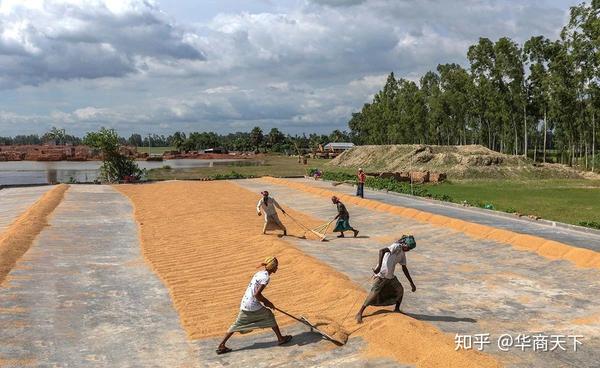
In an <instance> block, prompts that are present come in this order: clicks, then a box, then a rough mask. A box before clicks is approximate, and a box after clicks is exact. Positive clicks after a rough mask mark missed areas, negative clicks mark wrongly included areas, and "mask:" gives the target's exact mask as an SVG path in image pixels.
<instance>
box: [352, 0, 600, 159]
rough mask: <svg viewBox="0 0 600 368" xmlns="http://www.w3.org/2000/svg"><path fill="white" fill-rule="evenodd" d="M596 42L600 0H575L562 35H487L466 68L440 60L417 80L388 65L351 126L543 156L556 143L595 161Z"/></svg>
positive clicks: (369, 134) (563, 153) (380, 139)
mask: <svg viewBox="0 0 600 368" xmlns="http://www.w3.org/2000/svg"><path fill="white" fill-rule="evenodd" d="M599 49H600V0H593V1H592V2H591V3H589V4H588V3H582V4H580V5H578V6H575V7H572V8H571V9H570V17H569V22H568V24H567V25H565V26H564V27H563V28H562V30H561V32H560V38H559V39H557V40H550V39H548V38H546V37H544V36H535V37H531V38H530V39H529V40H527V41H526V42H525V43H524V44H523V45H519V44H518V43H516V42H514V41H513V40H511V39H510V38H508V37H502V38H499V39H498V40H496V41H495V42H493V41H492V40H490V39H488V38H480V39H479V41H478V42H477V43H476V44H474V45H472V46H470V47H469V49H468V52H467V55H466V56H467V59H468V61H469V68H468V69H465V68H463V67H462V66H460V65H458V64H440V65H438V67H437V69H436V70H435V71H429V72H427V73H425V75H423V76H422V77H421V78H420V80H419V82H418V83H415V82H413V81H410V80H406V79H402V78H400V79H397V78H396V77H395V76H394V74H393V73H391V74H390V75H389V76H388V78H387V81H386V83H385V85H384V87H383V89H382V90H380V91H379V92H378V93H377V94H376V95H375V96H374V98H373V101H372V102H371V103H367V104H365V105H364V106H363V107H362V109H361V111H359V112H357V113H354V114H352V117H351V119H350V121H349V123H348V124H349V126H350V129H351V135H352V137H353V140H354V143H357V144H405V143H413V144H414V143H420V144H437V145H463V144H481V145H485V146H487V147H488V148H490V149H493V150H495V151H498V152H503V153H507V154H515V155H519V154H521V155H524V156H529V157H532V158H534V159H536V160H539V161H544V162H545V161H546V159H547V149H552V150H553V152H554V153H555V154H556V157H557V159H558V160H559V161H560V162H562V163H567V164H574V163H576V162H579V163H580V164H581V165H582V166H585V167H586V168H588V167H593V161H594V158H595V152H596V151H597V142H596V140H597V136H598V134H597V133H598V129H597V126H596V125H597V120H598V109H599V107H600V69H599V68H600V53H599ZM590 156H591V157H590ZM588 158H591V159H589V160H588Z"/></svg>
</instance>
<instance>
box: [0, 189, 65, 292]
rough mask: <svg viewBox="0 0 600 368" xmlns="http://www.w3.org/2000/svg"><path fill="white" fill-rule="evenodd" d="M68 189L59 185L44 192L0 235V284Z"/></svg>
mask: <svg viewBox="0 0 600 368" xmlns="http://www.w3.org/2000/svg"><path fill="white" fill-rule="evenodd" d="M68 188H69V186H68V185H65V184H61V185H57V186H56V187H55V188H54V189H52V190H50V191H48V192H46V193H45V194H44V195H43V196H42V197H41V198H40V199H39V200H38V201H37V202H35V203H34V204H33V205H32V206H31V207H29V209H28V210H27V211H25V212H24V213H23V214H22V215H21V216H19V218H17V219H16V220H15V222H13V224H12V225H10V226H9V227H8V229H6V231H4V232H3V233H2V234H0V283H1V282H2V281H4V279H5V278H6V275H8V273H9V272H10V270H11V269H12V268H13V267H14V265H15V263H16V262H17V261H18V260H19V258H21V256H23V254H25V252H27V250H28V249H29V247H30V246H31V244H32V243H33V241H34V240H35V237H36V236H37V235H38V234H39V233H40V232H41V231H42V229H43V228H44V226H46V225H47V220H48V216H49V215H50V214H51V213H52V211H54V209H55V208H56V206H58V204H59V203H60V202H61V201H62V198H63V196H64V193H65V191H66V190H67V189H68Z"/></svg>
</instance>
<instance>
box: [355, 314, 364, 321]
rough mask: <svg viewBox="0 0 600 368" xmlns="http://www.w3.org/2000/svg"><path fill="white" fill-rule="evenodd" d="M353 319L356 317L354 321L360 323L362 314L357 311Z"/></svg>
mask: <svg viewBox="0 0 600 368" xmlns="http://www.w3.org/2000/svg"><path fill="white" fill-rule="evenodd" d="M354 319H356V323H362V314H360V313H357V314H356V316H355V317H354Z"/></svg>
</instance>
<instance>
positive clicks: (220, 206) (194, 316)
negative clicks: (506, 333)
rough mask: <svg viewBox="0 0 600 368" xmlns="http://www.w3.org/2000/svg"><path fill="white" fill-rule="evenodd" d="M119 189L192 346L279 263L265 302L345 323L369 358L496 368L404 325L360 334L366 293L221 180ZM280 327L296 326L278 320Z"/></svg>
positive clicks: (231, 314)
mask: <svg viewBox="0 0 600 368" xmlns="http://www.w3.org/2000/svg"><path fill="white" fill-rule="evenodd" d="M117 189H118V190H120V191H121V192H122V193H124V194H125V195H127V196H128V197H129V198H130V199H131V201H132V202H133V203H134V206H135V216H136V219H137V221H138V222H139V223H140V227H141V237H142V247H143V254H144V256H145V258H146V260H147V261H148V262H149V263H150V264H151V266H152V268H153V269H154V270H155V272H156V273H157V274H158V275H159V276H160V277H161V278H162V280H163V281H164V282H165V284H166V285H167V287H168V288H169V291H170V293H171V296H172V299H173V301H174V304H175V308H176V309H177V311H178V312H179V315H180V318H181V322H182V324H183V326H184V328H185V329H186V331H187V332H188V334H189V336H190V337H192V338H205V337H213V336H219V335H221V334H223V333H224V331H225V330H226V329H227V327H228V326H229V325H230V324H231V322H232V321H233V320H234V318H235V315H236V314H237V311H238V307H239V302H240V298H241V296H242V294H243V291H244V290H245V287H246V285H247V283H248V280H249V279H250V278H251V276H252V274H253V273H254V272H255V271H256V266H257V264H258V263H259V262H260V261H261V260H262V259H263V258H265V257H266V256H270V255H276V256H277V257H278V258H279V259H280V263H281V268H280V270H279V271H278V273H277V274H275V275H274V277H273V279H272V282H271V284H270V285H269V288H268V291H267V293H266V294H267V295H268V297H269V298H271V299H272V301H273V302H274V303H275V304H276V305H278V306H279V307H280V308H283V309H286V310H289V311H290V312H292V313H296V314H304V315H305V316H307V317H308V318H309V319H313V320H319V319H331V320H335V321H339V322H344V323H343V324H344V327H345V328H346V329H347V330H349V331H354V335H356V336H362V337H363V338H364V339H365V340H366V342H367V344H368V351H369V352H370V353H371V354H373V355H377V356H390V357H394V358H395V359H396V360H398V361H399V362H402V363H407V364H412V365H416V366H419V367H448V366H453V367H454V366H456V367H458V366H460V367H495V366H498V363H497V362H496V361H495V359H493V358H491V357H489V356H487V355H483V354H479V353H474V352H456V351H455V350H454V347H455V346H454V342H453V338H452V337H451V336H448V335H445V334H443V333H441V332H440V331H439V330H437V329H436V328H434V327H433V326H431V325H429V324H427V323H425V322H421V321H418V320H415V319H412V318H410V317H407V316H403V315H399V314H389V315H386V316H382V317H381V318H377V319H371V321H368V322H367V323H365V324H363V325H362V327H360V328H358V326H357V325H355V324H354V322H353V320H352V313H354V312H355V309H356V306H357V305H358V304H357V301H358V303H360V300H361V299H362V298H364V296H365V291H364V290H363V289H362V288H360V287H359V286H358V285H357V284H355V283H353V282H351V281H350V279H349V278H348V277H346V276H344V275H342V274H341V273H339V272H336V271H335V270H334V269H333V268H331V267H330V266H327V265H325V264H324V263H322V262H320V261H318V260H316V259H314V258H312V257H310V256H307V255H305V254H304V253H303V252H301V251H299V250H298V249H296V248H295V247H293V246H291V245H290V243H288V242H287V241H284V240H282V239H279V238H278V237H276V236H262V235H260V230H261V227H262V218H260V217H258V216H256V213H255V209H254V208H255V206H256V202H257V201H258V199H259V196H258V195H257V193H256V192H254V193H253V192H250V191H247V190H245V189H242V188H241V187H239V186H237V185H235V184H232V183H229V182H222V181H221V182H170V183H162V184H152V185H138V186H118V187H117ZM290 213H291V214H292V215H293V216H294V217H295V218H298V219H300V220H301V222H304V223H306V224H307V225H309V226H311V225H316V224H320V223H322V222H323V220H317V219H310V218H308V217H306V216H304V215H302V214H301V213H298V212H295V211H293V210H292V211H290ZM284 221H285V219H284ZM286 224H287V225H289V231H290V234H292V235H296V236H300V235H302V233H303V231H300V229H299V228H298V227H295V226H294V225H293V224H292V223H290V222H289V221H286ZM290 238H291V239H294V238H293V237H290ZM315 243H317V242H315ZM319 244H323V243H319ZM323 246H325V245H323ZM278 319H279V320H280V321H281V322H282V323H284V324H287V323H289V322H290V321H289V320H286V319H284V318H282V317H281V316H279V315H278ZM229 364H231V362H230V363H229Z"/></svg>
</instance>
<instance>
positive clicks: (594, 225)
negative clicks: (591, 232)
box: [579, 221, 600, 230]
mask: <svg viewBox="0 0 600 368" xmlns="http://www.w3.org/2000/svg"><path fill="white" fill-rule="evenodd" d="M579 225H580V226H585V227H589V228H592V229H598V230H600V222H595V221H581V222H579Z"/></svg>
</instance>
